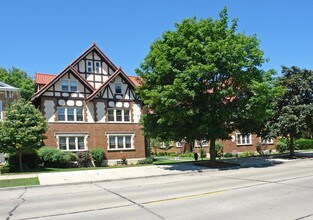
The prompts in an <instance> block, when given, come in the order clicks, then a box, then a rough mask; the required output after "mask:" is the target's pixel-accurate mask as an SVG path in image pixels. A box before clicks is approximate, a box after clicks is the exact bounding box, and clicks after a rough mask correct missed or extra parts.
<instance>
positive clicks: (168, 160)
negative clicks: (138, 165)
mask: <svg viewBox="0 0 313 220" xmlns="http://www.w3.org/2000/svg"><path fill="white" fill-rule="evenodd" d="M154 159H155V161H154V162H153V164H155V165H162V164H173V163H182V162H192V161H195V159H194V158H193V157H179V160H175V157H172V156H156V157H154Z"/></svg>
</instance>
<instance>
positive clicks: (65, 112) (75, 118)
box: [57, 107, 84, 122]
mask: <svg viewBox="0 0 313 220" xmlns="http://www.w3.org/2000/svg"><path fill="white" fill-rule="evenodd" d="M62 108H63V109H64V120H61V121H60V120H59V109H62ZM68 109H74V112H73V113H74V120H73V121H69V120H68ZM77 109H81V110H82V116H83V120H82V121H78V120H77ZM57 121H58V122H84V109H83V107H58V108H57Z"/></svg>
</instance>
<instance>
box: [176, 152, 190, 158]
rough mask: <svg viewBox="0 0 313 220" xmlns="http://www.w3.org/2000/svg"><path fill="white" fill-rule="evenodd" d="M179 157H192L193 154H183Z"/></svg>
mask: <svg viewBox="0 0 313 220" xmlns="http://www.w3.org/2000/svg"><path fill="white" fill-rule="evenodd" d="M179 156H181V157H193V153H192V152H185V153H183V154H180V155H179Z"/></svg>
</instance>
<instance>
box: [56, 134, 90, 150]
mask: <svg viewBox="0 0 313 220" xmlns="http://www.w3.org/2000/svg"><path fill="white" fill-rule="evenodd" d="M61 137H62V138H66V149H65V150H64V149H61V148H60V138H61ZM70 137H71V138H73V137H74V138H75V149H74V150H70V149H69V138H70ZM79 137H82V138H84V149H78V138H79ZM87 137H88V134H87V133H83V134H80V133H72V134H68V133H67V134H56V138H57V145H58V149H59V150H62V151H87V150H88V147H87Z"/></svg>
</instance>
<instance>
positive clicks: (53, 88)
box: [32, 66, 94, 122]
mask: <svg viewBox="0 0 313 220" xmlns="http://www.w3.org/2000/svg"><path fill="white" fill-rule="evenodd" d="M93 90H94V89H93V88H92V86H91V85H90V84H89V83H88V82H87V81H86V80H85V79H84V78H82V77H81V76H80V74H79V73H77V71H76V70H75V69H73V68H72V67H70V66H69V67H67V68H66V69H64V70H63V71H62V72H61V73H60V74H59V75H58V76H56V77H55V78H53V80H52V81H50V82H49V83H48V84H46V85H45V86H44V87H43V88H42V89H41V90H40V91H38V92H37V93H36V94H35V95H34V96H33V97H32V101H33V102H34V103H37V105H40V106H41V111H42V112H43V114H44V116H45V118H46V119H47V121H48V122H57V121H58V122H70V121H74V122H83V121H85V118H84V114H83V113H84V110H83V106H84V104H85V99H86V98H87V97H88V96H90V94H92V92H93Z"/></svg>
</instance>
